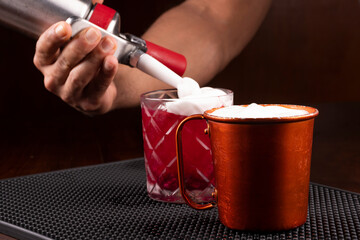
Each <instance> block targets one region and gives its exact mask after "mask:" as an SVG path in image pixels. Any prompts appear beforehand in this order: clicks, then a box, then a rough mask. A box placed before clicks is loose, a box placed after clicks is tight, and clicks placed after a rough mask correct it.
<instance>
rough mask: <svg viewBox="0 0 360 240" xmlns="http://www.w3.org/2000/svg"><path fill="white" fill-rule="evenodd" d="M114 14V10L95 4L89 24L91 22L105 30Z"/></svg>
mask: <svg viewBox="0 0 360 240" xmlns="http://www.w3.org/2000/svg"><path fill="white" fill-rule="evenodd" d="M115 14H116V11H115V10H114V9H112V8H109V7H107V6H105V5H102V4H100V3H97V4H96V5H95V7H94V10H93V13H92V14H91V17H90V19H89V22H92V23H93V24H95V25H97V26H99V27H101V28H103V29H107V28H108V26H109V24H110V22H111V20H112V19H113V17H114V15H115Z"/></svg>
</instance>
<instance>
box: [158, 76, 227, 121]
mask: <svg viewBox="0 0 360 240" xmlns="http://www.w3.org/2000/svg"><path fill="white" fill-rule="evenodd" d="M184 79H186V80H185V81H186V84H179V85H181V87H180V86H179V87H178V96H179V99H174V101H171V102H167V103H166V106H165V108H166V111H168V112H170V113H174V114H177V115H183V116H189V115H193V114H202V113H204V112H205V111H206V110H209V109H211V108H218V107H226V106H231V105H232V103H233V96H232V95H231V96H226V95H228V94H227V93H226V92H224V91H223V90H221V89H217V88H211V87H203V88H200V87H199V85H198V84H197V83H196V81H195V80H193V79H191V78H184ZM193 82H195V83H196V84H195V83H193Z"/></svg>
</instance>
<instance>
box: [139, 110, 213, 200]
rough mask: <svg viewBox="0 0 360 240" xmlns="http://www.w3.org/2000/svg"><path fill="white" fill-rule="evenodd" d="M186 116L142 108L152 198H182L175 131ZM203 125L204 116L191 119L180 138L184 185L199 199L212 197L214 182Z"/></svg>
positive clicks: (204, 125) (209, 152)
mask: <svg viewBox="0 0 360 240" xmlns="http://www.w3.org/2000/svg"><path fill="white" fill-rule="evenodd" d="M185 117H186V116H181V115H176V114H173V113H169V112H166V111H163V110H160V109H157V110H152V109H149V108H146V106H143V108H142V121H143V136H144V153H145V165H146V173H147V188H148V194H149V196H150V197H151V198H154V199H157V200H162V201H170V202H183V200H182V198H181V195H180V192H179V190H178V188H179V185H178V180H177V163H176V146H175V134H176V129H177V126H178V125H179V123H180V122H181V121H182V120H183V119H184V118H185ZM206 128H207V124H206V121H205V120H195V121H191V122H189V123H187V124H186V125H185V127H184V129H183V138H182V139H183V154H184V168H185V183H186V189H187V191H189V193H190V195H192V196H193V197H195V198H197V199H199V200H201V201H208V200H210V199H211V192H212V186H213V185H214V177H213V164H212V157H211V148H210V139H209V137H208V136H207V135H206V134H205V133H204V130H205V129H206Z"/></svg>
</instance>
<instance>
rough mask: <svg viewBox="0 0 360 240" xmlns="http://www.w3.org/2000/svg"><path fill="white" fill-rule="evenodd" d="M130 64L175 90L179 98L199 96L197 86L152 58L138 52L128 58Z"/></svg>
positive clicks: (189, 79) (192, 81)
mask: <svg viewBox="0 0 360 240" xmlns="http://www.w3.org/2000/svg"><path fill="white" fill-rule="evenodd" d="M130 64H131V65H133V66H134V65H136V66H134V67H137V68H138V69H140V70H141V71H143V72H144V73H147V74H149V75H150V76H153V77H155V78H157V79H159V80H161V81H163V82H164V83H166V84H168V85H170V86H172V87H174V88H177V90H178V96H179V98H183V97H186V96H189V95H194V94H199V93H200V86H199V84H198V83H197V82H196V81H195V80H193V79H191V78H187V77H185V78H182V77H180V76H179V75H177V74H176V73H175V72H173V71H172V70H171V69H169V68H168V67H166V66H165V65H164V64H162V63H161V62H159V61H158V60H156V59H155V58H153V57H152V56H150V55H148V54H146V53H143V52H141V51H138V52H136V53H134V54H133V55H131V56H130Z"/></svg>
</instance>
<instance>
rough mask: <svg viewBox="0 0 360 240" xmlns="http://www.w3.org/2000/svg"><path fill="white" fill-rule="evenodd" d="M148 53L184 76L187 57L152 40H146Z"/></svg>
mask: <svg viewBox="0 0 360 240" xmlns="http://www.w3.org/2000/svg"><path fill="white" fill-rule="evenodd" d="M146 46H147V51H146V53H147V54H149V55H150V56H152V57H154V58H155V59H156V60H158V61H159V62H161V63H162V64H164V65H165V66H167V67H168V68H170V69H171V70H173V71H174V72H175V73H177V74H178V75H180V76H182V75H183V74H184V72H185V70H186V58H185V57H184V56H183V55H181V54H179V53H176V52H173V51H171V50H169V49H166V48H163V47H161V46H158V45H156V44H154V43H152V42H149V41H146Z"/></svg>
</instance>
